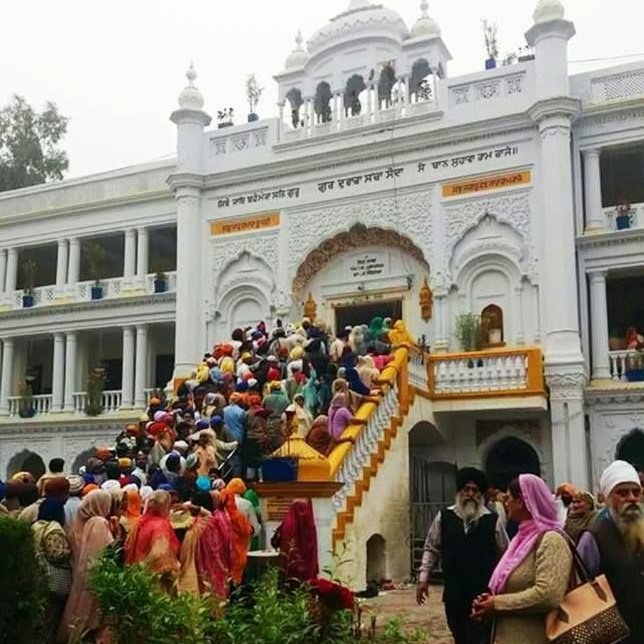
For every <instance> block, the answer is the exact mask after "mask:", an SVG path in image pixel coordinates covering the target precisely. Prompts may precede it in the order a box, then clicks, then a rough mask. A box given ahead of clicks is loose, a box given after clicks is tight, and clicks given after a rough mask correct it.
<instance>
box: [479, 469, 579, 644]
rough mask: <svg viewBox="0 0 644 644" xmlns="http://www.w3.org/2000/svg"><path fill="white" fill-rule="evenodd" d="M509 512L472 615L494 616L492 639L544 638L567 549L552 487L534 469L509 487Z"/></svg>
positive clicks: (561, 586) (538, 642)
mask: <svg viewBox="0 0 644 644" xmlns="http://www.w3.org/2000/svg"><path fill="white" fill-rule="evenodd" d="M507 509H508V518H509V519H513V520H514V521H516V522H517V523H518V524H519V531H518V533H517V535H516V537H515V538H514V539H513V540H512V541H511V542H510V546H509V548H508V549H507V550H506V552H505V555H503V558H502V559H501V561H499V563H498V565H497V567H496V569H495V570H494V572H493V573H492V578H491V579H490V594H485V595H481V596H480V597H478V598H477V599H476V600H475V601H474V605H473V608H472V613H473V617H474V618H478V619H483V618H486V617H493V618H494V619H495V621H496V629H495V637H494V644H516V642H521V643H522V644H546V643H547V641H548V640H547V638H546V614H547V613H548V612H549V611H551V610H552V609H554V608H557V606H558V605H559V604H560V603H561V600H562V599H563V597H564V595H565V594H566V590H567V588H568V583H569V581H570V575H571V567H572V553H571V550H570V546H569V545H568V542H567V541H566V539H565V538H564V536H563V529H562V527H561V524H560V523H559V521H558V519H557V508H556V506H555V502H554V498H553V495H552V492H551V491H550V490H549V489H548V486H547V485H546V484H545V483H544V482H543V481H542V480H541V479H540V478H539V477H538V476H534V475H533V474H522V475H521V476H519V478H518V479H515V480H514V481H512V482H511V483H510V485H509V487H508V500H507Z"/></svg>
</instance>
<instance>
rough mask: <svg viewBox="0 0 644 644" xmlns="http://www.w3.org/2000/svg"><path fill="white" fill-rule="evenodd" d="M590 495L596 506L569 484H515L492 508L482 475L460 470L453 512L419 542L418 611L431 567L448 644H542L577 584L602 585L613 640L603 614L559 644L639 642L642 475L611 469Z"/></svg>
mask: <svg viewBox="0 0 644 644" xmlns="http://www.w3.org/2000/svg"><path fill="white" fill-rule="evenodd" d="M599 487H600V490H599V495H598V496H599V501H601V503H599V502H598V501H596V500H595V498H594V496H593V495H592V494H590V493H589V492H586V491H583V490H577V489H575V488H574V486H572V485H571V484H568V483H566V484H564V485H562V486H560V487H559V488H557V490H556V491H555V492H552V491H551V490H550V489H549V488H548V486H547V485H546V483H545V482H544V481H543V480H542V479H541V478H540V477H538V476H535V475H533V474H521V475H520V476H519V477H518V478H516V479H514V480H513V481H511V482H510V483H509V486H508V488H507V491H506V492H505V493H504V494H503V495H502V501H501V500H500V499H501V495H500V494H499V492H498V490H493V489H490V488H489V487H488V484H487V478H486V476H485V474H484V473H483V472H481V471H480V470H477V469H475V468H470V467H468V468H464V469H462V470H459V472H458V475H457V488H458V491H457V493H456V499H455V503H454V505H452V506H450V507H448V508H445V509H444V510H442V511H441V512H439V513H438V514H437V516H436V517H435V519H434V521H433V523H432V525H431V527H430V529H429V532H428V534H427V539H426V541H425V547H424V551H423V558H422V563H421V566H420V569H419V571H418V584H417V589H416V595H417V601H418V603H419V604H423V603H424V602H425V600H426V597H427V594H428V592H429V580H430V575H431V574H432V571H434V570H435V569H437V568H438V567H439V566H440V568H441V571H442V576H443V582H444V590H443V602H444V606H445V614H446V618H447V623H448V626H449V628H450V630H451V632H452V635H453V637H454V641H455V644H487V643H488V642H493V643H494V644H517V643H519V642H521V644H546V642H548V641H550V640H549V639H548V637H547V633H546V624H547V615H548V614H550V613H552V612H553V611H557V609H558V608H559V606H560V604H561V603H562V601H563V600H564V597H565V596H566V594H567V593H568V592H569V591H571V590H572V589H574V588H575V587H576V586H578V585H579V584H580V583H581V582H583V581H585V579H584V577H585V576H587V577H588V579H591V580H592V579H596V578H597V577H598V576H599V575H605V577H606V580H607V583H608V585H609V587H610V588H611V589H612V592H613V593H614V596H615V599H616V605H617V610H618V612H619V615H620V616H621V618H622V619H623V622H624V623H625V624H622V625H621V629H622V630H621V632H620V626H619V625H618V624H616V621H615V620H614V619H613V617H614V615H611V617H610V618H609V613H606V614H605V615H604V616H603V617H601V616H599V617H597V620H596V621H595V622H594V623H592V624H587V623H582V624H581V625H577V629H578V631H577V633H576V637H578V639H570V640H566V641H588V642H597V641H605V642H609V641H610V642H618V641H623V642H626V643H627V644H640V643H641V642H644V509H643V505H642V490H643V488H644V468H640V469H639V471H638V470H637V469H636V468H635V467H634V466H633V465H631V464H629V463H626V462H625V461H615V462H613V463H612V464H611V465H610V466H609V467H608V468H606V470H605V471H604V472H603V474H602V476H601V479H600V486H599ZM575 555H578V556H577V557H575ZM575 559H577V561H578V562H581V563H582V564H583V568H580V566H579V564H578V563H577V564H575ZM605 607H606V609H607V608H609V604H607V603H606V604H605ZM582 608H583V607H582ZM585 617H586V618H587V617H588V615H586V616H585ZM568 619H569V620H570V621H572V620H571V619H570V618H568ZM618 621H619V620H618ZM551 622H552V620H551ZM555 623H556V622H555ZM582 629H586V630H585V631H583V632H582ZM602 630H604V639H598V638H597V637H598V633H600V634H601V632H602ZM629 630H630V635H629V634H628V631H629ZM611 637H612V638H613V639H611ZM593 638H595V639H593Z"/></svg>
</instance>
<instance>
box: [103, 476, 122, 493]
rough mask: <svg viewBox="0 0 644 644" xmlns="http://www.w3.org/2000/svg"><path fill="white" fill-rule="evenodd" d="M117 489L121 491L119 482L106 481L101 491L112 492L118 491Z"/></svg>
mask: <svg viewBox="0 0 644 644" xmlns="http://www.w3.org/2000/svg"><path fill="white" fill-rule="evenodd" d="M116 489H119V490H120V489H121V484H120V483H119V482H118V481H114V480H112V479H110V480H108V481H105V483H103V485H101V490H105V491H106V492H110V491H111V490H116Z"/></svg>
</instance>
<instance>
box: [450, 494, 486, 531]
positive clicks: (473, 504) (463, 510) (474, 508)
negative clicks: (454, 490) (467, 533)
mask: <svg viewBox="0 0 644 644" xmlns="http://www.w3.org/2000/svg"><path fill="white" fill-rule="evenodd" d="M456 507H457V508H458V511H459V513H460V515H461V518H462V519H463V522H464V523H465V525H471V524H472V523H476V522H477V521H478V520H479V518H480V517H481V508H482V506H481V503H480V501H478V500H477V499H461V498H460V497H457V498H456Z"/></svg>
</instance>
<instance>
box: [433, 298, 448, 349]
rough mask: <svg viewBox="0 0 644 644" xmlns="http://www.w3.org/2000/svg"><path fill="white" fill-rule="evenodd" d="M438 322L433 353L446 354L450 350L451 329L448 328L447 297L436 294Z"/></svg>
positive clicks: (435, 306) (435, 302) (436, 316)
mask: <svg viewBox="0 0 644 644" xmlns="http://www.w3.org/2000/svg"><path fill="white" fill-rule="evenodd" d="M434 295H435V297H436V299H435V301H434V308H435V314H434V318H435V320H436V327H437V328H436V339H435V340H434V345H433V346H432V351H436V352H445V351H447V349H448V348H449V329H448V328H447V295H445V294H436V293H434Z"/></svg>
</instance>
